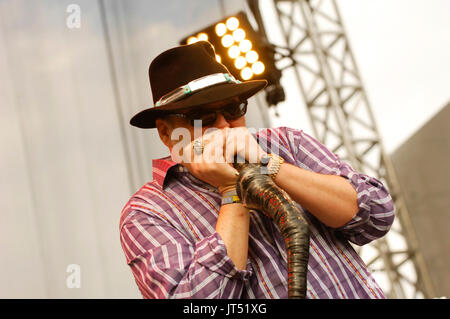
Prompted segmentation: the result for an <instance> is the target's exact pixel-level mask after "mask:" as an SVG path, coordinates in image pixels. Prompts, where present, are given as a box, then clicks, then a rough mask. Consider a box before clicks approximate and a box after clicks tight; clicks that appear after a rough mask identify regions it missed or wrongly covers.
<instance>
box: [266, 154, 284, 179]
mask: <svg viewBox="0 0 450 319" xmlns="http://www.w3.org/2000/svg"><path fill="white" fill-rule="evenodd" d="M269 156H270V158H271V159H272V160H271V161H270V162H269V167H268V171H269V176H270V177H271V178H272V180H273V181H274V180H275V177H276V176H277V174H278V172H279V170H280V167H281V164H283V163H284V159H283V158H282V157H281V156H278V155H276V154H269Z"/></svg>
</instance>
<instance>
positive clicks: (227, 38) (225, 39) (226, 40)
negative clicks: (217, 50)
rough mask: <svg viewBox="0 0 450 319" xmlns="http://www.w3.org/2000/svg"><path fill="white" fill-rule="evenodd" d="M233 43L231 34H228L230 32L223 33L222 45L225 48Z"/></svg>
mask: <svg viewBox="0 0 450 319" xmlns="http://www.w3.org/2000/svg"><path fill="white" fill-rule="evenodd" d="M233 43H234V39H233V36H232V35H230V34H225V35H224V36H223V38H222V45H223V46H224V47H225V48H229V47H231V46H232V45H233Z"/></svg>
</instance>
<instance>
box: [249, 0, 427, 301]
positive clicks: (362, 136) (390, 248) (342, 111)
mask: <svg viewBox="0 0 450 319" xmlns="http://www.w3.org/2000/svg"><path fill="white" fill-rule="evenodd" d="M250 2H252V1H249V3H250ZM273 4H274V7H275V10H276V15H277V16H278V19H279V26H280V29H281V32H282V35H283V37H284V41H285V47H279V46H276V47H275V50H276V52H277V55H276V56H277V57H278V58H277V65H279V66H281V69H283V70H284V69H293V71H294V74H295V77H296V78H297V81H298V84H299V87H300V90H301V93H302V96H303V98H304V102H305V104H306V107H307V111H308V114H309V117H310V121H311V123H312V128H313V133H314V134H315V137H316V138H318V139H319V140H320V141H321V142H322V143H324V144H325V145H327V147H329V148H330V149H331V150H333V151H334V152H335V153H337V154H338V155H339V156H340V158H341V159H342V160H345V161H349V162H350V163H351V164H352V166H353V167H354V168H355V169H356V170H358V171H359V172H362V173H365V174H367V175H371V176H374V177H376V178H378V179H379V180H381V181H382V182H383V183H384V184H385V185H386V186H387V187H388V188H389V191H390V193H391V196H392V198H393V199H394V202H395V207H396V219H395V222H394V224H393V226H392V227H391V230H390V231H389V233H388V234H387V235H386V236H385V237H383V238H381V239H378V240H375V241H373V242H372V243H370V244H368V245H365V246H363V247H355V249H357V251H358V253H359V254H360V256H361V257H362V258H363V259H364V261H365V262H366V264H367V265H368V267H369V269H371V270H372V273H373V275H374V277H375V279H376V280H377V282H378V283H379V284H380V285H381V286H382V288H383V290H384V291H385V292H386V293H387V296H388V297H389V298H431V297H433V296H434V293H433V288H432V285H431V281H430V279H429V277H428V274H427V271H426V269H425V264H424V262H423V259H422V256H421V253H420V251H419V250H418V245H417V240H416V237H415V235H414V230H413V227H412V224H411V222H410V220H409V216H408V211H407V208H406V205H405V202H404V199H403V196H402V194H401V190H400V188H399V184H398V181H397V178H396V176H395V172H394V169H393V166H392V164H391V161H390V157H389V156H388V154H387V153H386V152H385V150H384V147H383V144H382V141H381V138H380V134H379V132H378V129H377V127H376V123H375V119H374V116H373V114H372V111H371V108H370V105H369V101H368V98H367V96H366V93H365V91H364V88H363V84H362V81H361V78H360V75H359V71H358V69H357V65H356V63H355V59H354V57H353V54H352V51H351V49H350V46H349V41H348V39H347V36H346V33H345V30H344V27H343V25H342V19H341V16H340V14H339V11H338V7H337V5H336V2H335V1H334V0H317V1H314V0H310V1H308V0H296V1H294V0H291V1H287V0H273Z"/></svg>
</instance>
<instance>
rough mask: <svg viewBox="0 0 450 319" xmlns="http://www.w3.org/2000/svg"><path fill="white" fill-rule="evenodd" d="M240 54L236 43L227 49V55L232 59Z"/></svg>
mask: <svg viewBox="0 0 450 319" xmlns="http://www.w3.org/2000/svg"><path fill="white" fill-rule="evenodd" d="M239 54H241V50H239V47H238V46H237V45H233V46H232V47H230V48H229V49H228V56H229V57H230V58H232V59H235V58H237V57H238V56H239Z"/></svg>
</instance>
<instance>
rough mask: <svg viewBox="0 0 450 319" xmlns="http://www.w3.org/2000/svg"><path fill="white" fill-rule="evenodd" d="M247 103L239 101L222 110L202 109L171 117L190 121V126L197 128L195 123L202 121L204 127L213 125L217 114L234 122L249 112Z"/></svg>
mask: <svg viewBox="0 0 450 319" xmlns="http://www.w3.org/2000/svg"><path fill="white" fill-rule="evenodd" d="M247 104H248V102H247V101H239V102H233V103H229V104H227V105H225V106H223V107H221V108H220V109H214V110H211V109H207V110H206V109H203V110H202V109H200V110H195V111H192V112H188V113H176V114H170V116H177V117H181V118H184V119H186V120H188V121H189V124H191V125H192V126H195V125H194V124H195V121H202V122H201V125H202V126H210V125H213V124H214V123H215V122H216V120H217V114H218V113H220V114H222V115H223V117H224V118H225V119H226V120H227V121H234V120H237V119H238V118H240V117H241V116H243V115H244V114H245V113H246V112H247Z"/></svg>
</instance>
